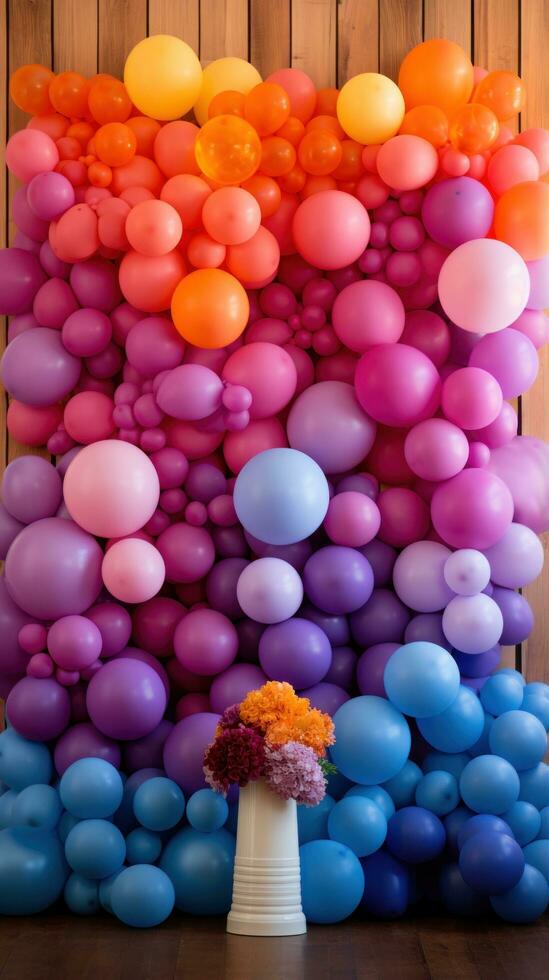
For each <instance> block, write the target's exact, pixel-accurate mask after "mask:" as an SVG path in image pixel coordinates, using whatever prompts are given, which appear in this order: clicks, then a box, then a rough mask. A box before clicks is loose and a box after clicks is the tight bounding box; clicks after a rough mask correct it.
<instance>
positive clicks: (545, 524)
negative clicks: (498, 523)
mask: <svg viewBox="0 0 549 980" xmlns="http://www.w3.org/2000/svg"><path fill="white" fill-rule="evenodd" d="M488 469H489V470H491V471H492V473H495V474H496V475H497V476H499V477H500V478H501V479H502V480H503V481H504V482H505V483H506V484H507V486H508V487H509V490H510V491H511V496H512V498H513V503H514V505H515V512H514V516H513V520H515V521H516V522H517V523H519V524H526V526H527V527H529V528H531V529H532V531H535V532H536V534H541V533H542V532H543V531H548V530H549V446H548V445H547V443H546V442H543V440H542V439H536V438H535V436H516V437H515V438H514V439H513V440H512V441H511V442H509V443H508V444H507V445H505V446H500V448H499V449H496V450H494V451H493V452H492V454H491V456H490V462H489V463H488Z"/></svg>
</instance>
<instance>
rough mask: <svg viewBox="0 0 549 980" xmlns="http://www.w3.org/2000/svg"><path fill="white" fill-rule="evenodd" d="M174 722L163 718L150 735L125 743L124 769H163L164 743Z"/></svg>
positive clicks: (129, 770)
mask: <svg viewBox="0 0 549 980" xmlns="http://www.w3.org/2000/svg"><path fill="white" fill-rule="evenodd" d="M172 730H173V724H172V722H171V721H167V719H165V718H164V719H163V720H162V721H161V722H160V724H159V725H157V727H156V728H155V729H153V731H152V732H149V734H148V735H144V736H143V738H138V739H136V740H135V741H132V742H127V743H126V744H125V745H124V770H125V771H126V772H136V771H137V770H138V769H151V768H152V769H162V765H163V761H162V756H163V752H164V745H165V743H166V739H167V737H168V735H169V734H170V732H171V731H172Z"/></svg>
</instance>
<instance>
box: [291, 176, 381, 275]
mask: <svg viewBox="0 0 549 980" xmlns="http://www.w3.org/2000/svg"><path fill="white" fill-rule="evenodd" d="M293 234H294V238H295V243H296V245H297V250H298V252H299V253H300V255H302V256H303V258H304V259H305V260H306V261H307V262H309V263H310V264H311V265H315V266H316V267H317V268H319V269H341V268H343V267H344V266H346V265H350V264H351V263H352V262H355V261H356V260H357V259H358V257H359V256H360V255H362V252H363V251H364V249H365V248H366V245H367V244H368V241H369V238H370V219H369V217H368V212H367V211H366V208H365V207H364V206H363V205H362V204H361V203H360V201H358V200H357V199H356V198H355V197H352V196H351V195H350V194H346V193H345V192H344V191H320V193H318V194H313V196H312V197H308V198H307V199H306V200H305V201H303V202H302V203H301V204H300V205H299V207H298V209H297V211H296V212H295V215H294V219H293Z"/></svg>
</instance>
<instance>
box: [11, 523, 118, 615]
mask: <svg viewBox="0 0 549 980" xmlns="http://www.w3.org/2000/svg"><path fill="white" fill-rule="evenodd" d="M102 561H103V552H102V550H101V548H100V547H99V545H98V543H97V541H96V540H95V538H93V537H92V536H91V534H88V533H87V532H86V531H83V530H82V528H80V527H78V525H77V524H74V523H73V522H72V521H68V520H64V519H63V518H60V517H46V518H44V520H42V521H36V523H34V524H29V525H28V527H26V528H25V529H24V530H23V531H21V534H18V535H17V537H16V539H15V541H14V542H13V544H12V545H11V548H10V550H9V551H8V556H7V558H6V585H7V587H8V590H9V593H10V595H11V597H12V599H14V601H15V602H16V603H17V605H18V606H20V607H21V609H23V610H24V611H25V612H28V613H29V614H30V615H31V616H35V617H36V618H37V619H58V618H59V617H60V616H69V615H71V614H72V613H76V614H78V613H83V612H84V611H85V610H86V609H88V607H89V606H91V605H93V603H94V602H95V600H96V599H97V596H98V595H99V592H100V591H101V587H102V584H103V583H102V578H101V563H102Z"/></svg>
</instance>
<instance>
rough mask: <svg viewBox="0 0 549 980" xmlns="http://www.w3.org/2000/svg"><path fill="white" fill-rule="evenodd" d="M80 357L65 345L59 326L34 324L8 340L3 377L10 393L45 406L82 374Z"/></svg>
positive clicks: (56, 398) (54, 400) (3, 363)
mask: <svg viewBox="0 0 549 980" xmlns="http://www.w3.org/2000/svg"><path fill="white" fill-rule="evenodd" d="M80 368H81V362H80V358H78V357H73V355H72V354H69V352H68V350H66V348H65V347H64V345H63V343H62V341H61V333H60V331H59V330H50V329H49V328H47V327H34V328H33V329H31V330H25V332H24V333H21V334H19V336H17V337H15V338H14V339H13V340H12V341H11V343H9V344H8V346H7V347H6V350H5V352H4V356H3V357H2V361H1V364H0V370H1V375H2V381H3V382H4V385H5V387H6V388H7V390H8V392H9V393H10V395H13V396H14V398H17V399H19V400H20V401H22V402H25V404H27V405H34V406H37V407H43V406H46V405H53V403H54V402H57V401H59V400H60V399H61V398H65V396H66V395H68V394H69V392H70V391H71V389H72V388H74V386H75V384H76V382H77V381H78V377H79V374H80Z"/></svg>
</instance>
